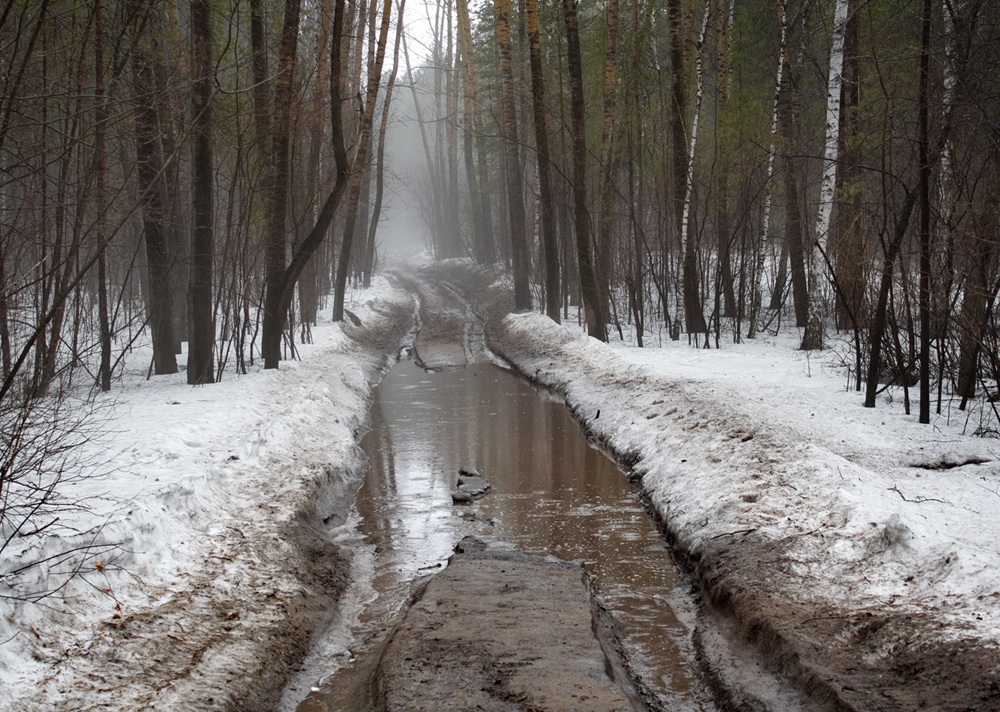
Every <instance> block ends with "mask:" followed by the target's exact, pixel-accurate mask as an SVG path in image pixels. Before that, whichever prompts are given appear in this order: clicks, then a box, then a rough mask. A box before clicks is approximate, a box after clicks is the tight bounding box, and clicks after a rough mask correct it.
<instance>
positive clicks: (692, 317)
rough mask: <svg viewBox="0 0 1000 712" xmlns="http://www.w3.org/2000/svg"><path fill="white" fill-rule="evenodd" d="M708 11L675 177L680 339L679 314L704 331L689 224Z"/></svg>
mask: <svg viewBox="0 0 1000 712" xmlns="http://www.w3.org/2000/svg"><path fill="white" fill-rule="evenodd" d="M708 20H709V12H708V9H707V8H706V11H705V17H704V19H703V20H702V24H701V32H700V33H699V35H698V43H697V44H696V45H695V50H696V52H697V54H696V55H695V56H696V59H695V63H696V64H695V66H696V68H695V76H696V77H697V93H696V94H695V105H694V118H693V120H692V122H691V142H690V146H689V147H688V154H687V163H686V164H685V166H684V169H683V174H682V175H678V176H677V178H679V179H680V178H683V181H684V198H683V205H682V208H681V221H680V223H681V224H680V255H681V258H682V260H681V263H682V267H681V272H682V275H683V278H682V279H681V280H679V281H678V284H683V297H682V295H681V293H680V292H678V299H677V304H676V306H675V312H674V325H675V329H676V331H677V335H678V338H679V337H680V315H681V311H682V310H683V312H684V321H685V330H686V331H687V332H688V333H689V334H690V333H701V332H707V330H708V327H707V326H706V324H705V313H704V311H703V310H702V307H701V296H700V294H699V292H698V273H697V263H696V261H695V250H694V248H693V247H692V245H691V240H690V238H689V233H690V229H689V228H690V224H691V203H692V199H693V191H694V157H695V151H696V150H697V146H698V123H699V119H700V118H701V101H702V97H703V96H704V93H705V74H704V72H703V71H702V60H701V58H702V49H703V47H704V46H705V35H706V33H707V32H708Z"/></svg>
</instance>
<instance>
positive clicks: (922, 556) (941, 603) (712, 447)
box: [500, 314, 1000, 646]
mask: <svg viewBox="0 0 1000 712" xmlns="http://www.w3.org/2000/svg"><path fill="white" fill-rule="evenodd" d="M503 327H504V330H506V332H507V336H504V337H502V338H501V339H500V341H501V342H507V343H509V344H516V345H515V346H513V347H512V348H511V349H510V352H509V353H502V355H503V356H505V357H507V358H510V359H511V360H513V361H514V362H516V364H517V366H518V368H519V369H520V370H521V371H522V372H524V373H526V374H528V375H529V376H530V375H533V377H534V378H535V379H536V380H538V381H539V382H541V383H543V384H546V385H548V386H551V387H555V388H558V389H559V390H560V391H562V392H564V393H565V394H566V397H567V402H568V404H569V405H570V407H571V408H573V409H574V411H575V412H576V414H577V416H578V417H579V418H580V419H581V421H583V422H584V424H585V426H586V427H588V428H589V429H590V430H591V431H592V433H593V435H594V436H596V437H597V438H598V439H599V440H602V441H603V442H605V443H606V444H607V445H608V446H609V447H610V448H611V449H613V450H614V451H616V452H618V453H624V454H626V456H627V458H628V459H632V460H634V461H635V465H634V471H635V473H636V474H637V475H640V476H641V477H642V487H643V489H644V490H645V492H646V494H647V496H648V497H649V499H650V501H651V502H652V504H653V506H654V507H655V508H656V509H657V510H658V512H659V513H660V514H661V516H662V517H663V518H664V519H665V520H666V521H667V522H668V523H669V526H670V529H671V530H672V531H673V533H674V534H675V536H676V538H677V541H678V543H679V545H680V547H681V548H682V550H686V551H689V552H690V553H691V554H693V555H694V556H695V557H697V555H698V554H699V552H701V551H703V550H704V549H705V547H706V546H707V545H708V544H709V543H710V542H712V541H714V540H716V539H719V538H723V537H739V536H741V535H743V534H746V533H749V532H755V533H756V534H758V535H764V536H767V537H770V538H771V539H773V540H774V541H778V540H782V541H785V542H788V541H791V542H793V543H792V545H791V549H790V550H788V555H787V559H786V560H785V561H784V562H782V563H781V564H780V566H779V569H780V571H782V573H784V574H786V575H788V576H789V577H791V578H793V579H796V580H797V583H798V593H797V596H798V597H799V600H811V601H822V602H826V603H828V604H829V605H830V607H832V608H836V607H837V606H838V605H841V604H843V603H845V602H849V603H850V607H851V608H852V609H854V610H858V609H860V610H865V609H868V610H872V611H877V610H886V609H888V608H891V609H892V610H893V611H894V612H896V613H900V612H904V611H920V612H922V613H930V614H931V615H932V616H933V617H934V618H935V619H937V620H938V621H939V622H940V624H941V625H940V629H939V630H937V631H936V633H935V635H937V636H939V637H940V638H939V639H940V640H948V639H951V638H969V637H972V638H977V639H979V640H981V641H982V643H983V644H984V645H990V646H997V645H998V642H1000V605H998V603H1000V550H998V547H997V546H996V542H997V541H998V540H1000V443H998V441H997V440H995V439H990V438H979V437H972V436H971V435H969V434H968V433H970V432H972V431H974V430H975V429H976V427H977V425H978V421H977V418H978V415H977V414H971V415H970V414H969V413H964V412H960V411H958V409H957V402H950V401H948V400H947V398H946V399H945V401H944V402H943V404H942V413H941V414H940V415H936V414H933V410H934V408H932V422H931V424H930V425H920V424H918V422H917V416H916V408H917V404H916V396H917V389H915V388H914V389H912V390H913V393H912V394H911V399H912V406H913V409H914V410H913V415H906V414H905V413H904V407H903V401H902V391H901V390H900V389H898V388H896V389H891V390H889V391H886V392H885V393H883V395H881V396H880V397H879V401H878V405H877V407H876V408H875V409H866V408H864V407H863V406H862V404H863V400H864V398H863V394H861V393H858V392H856V391H854V390H853V388H849V387H848V383H847V378H846V374H847V368H846V366H845V362H846V363H849V362H850V359H851V355H850V348H849V344H847V343H843V342H840V341H838V340H837V338H836V337H834V338H832V339H831V342H832V347H831V348H828V349H827V350H825V351H823V352H821V353H818V354H817V353H811V354H810V353H805V352H801V351H798V350H797V346H798V343H799V340H800V339H801V334H800V333H799V332H798V331H797V330H794V329H793V330H788V331H787V332H786V333H783V334H781V335H779V336H777V337H774V336H766V335H765V336H763V337H761V338H758V339H756V340H754V341H747V342H745V343H743V344H733V343H732V339H731V337H730V339H729V342H728V343H726V342H725V341H723V348H722V349H720V350H715V349H714V348H713V349H711V350H706V349H703V348H702V349H699V348H695V347H694V346H692V345H690V344H689V343H688V341H687V337H686V336H685V337H684V340H682V341H680V342H671V341H669V339H666V340H658V341H659V343H656V341H657V340H655V335H654V345H653V347H652V348H643V349H640V348H637V347H635V346H634V342H633V343H632V344H629V343H628V341H626V342H625V343H623V342H622V340H621V339H618V338H614V337H613V338H612V342H611V344H610V345H605V344H601V343H599V342H597V341H595V340H594V339H590V338H587V337H586V336H584V335H583V333H582V332H581V330H580V328H579V327H578V326H577V325H575V324H570V325H569V326H557V325H555V324H554V323H553V322H551V321H550V320H549V319H547V318H546V317H544V316H541V315H539V314H518V315H509V316H507V317H506V320H505V321H504V323H503ZM723 338H725V337H723ZM626 340H631V339H630V336H629V335H628V334H627V333H626ZM648 342H649V337H648V336H647V343H648ZM851 385H853V384H851ZM963 433H965V434H963ZM965 463H968V464H965Z"/></svg>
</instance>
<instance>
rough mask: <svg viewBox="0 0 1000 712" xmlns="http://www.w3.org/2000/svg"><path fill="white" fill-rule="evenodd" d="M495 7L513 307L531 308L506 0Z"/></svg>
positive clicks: (507, 0)
mask: <svg viewBox="0 0 1000 712" xmlns="http://www.w3.org/2000/svg"><path fill="white" fill-rule="evenodd" d="M495 9H496V22H497V41H498V45H499V51H500V116H501V126H502V132H503V150H504V157H505V159H506V166H505V172H506V178H507V207H508V211H509V214H510V241H511V258H512V260H513V268H514V308H515V309H519V310H520V309H531V290H530V289H529V287H528V272H529V269H530V262H529V257H528V235H527V229H528V228H527V220H526V218H525V214H524V188H523V185H522V181H521V158H520V151H519V150H518V143H517V107H516V104H515V102H514V74H513V66H512V60H511V35H510V12H511V11H510V0H496V2H495Z"/></svg>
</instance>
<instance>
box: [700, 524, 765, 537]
mask: <svg viewBox="0 0 1000 712" xmlns="http://www.w3.org/2000/svg"><path fill="white" fill-rule="evenodd" d="M759 528H760V527H754V528H753V529H738V530H736V531H734V532H722V533H721V534H716V535H715V536H713V537H712V539H721V538H722V537H724V536H736V535H737V534H752V533H753V532H755V531H757V530H758V529H759Z"/></svg>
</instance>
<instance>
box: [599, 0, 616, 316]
mask: <svg viewBox="0 0 1000 712" xmlns="http://www.w3.org/2000/svg"><path fill="white" fill-rule="evenodd" d="M604 22H605V28H606V30H607V44H606V46H605V47H606V48H605V52H604V121H603V123H602V124H601V198H600V203H599V206H600V207H599V209H598V210H599V212H598V217H597V279H598V281H599V283H600V293H601V297H602V304H601V307H602V311H603V312H604V313H605V314H606V313H607V312H608V309H609V308H610V306H609V305H610V300H611V298H612V294H611V263H612V258H613V256H614V213H615V183H616V180H617V173H618V157H617V154H616V152H615V148H614V145H613V139H614V125H615V99H616V96H615V85H616V83H617V75H618V0H608V5H607V10H606V14H605V19H604Z"/></svg>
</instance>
